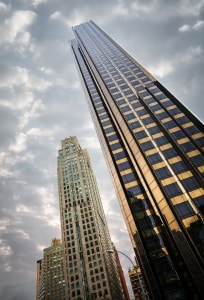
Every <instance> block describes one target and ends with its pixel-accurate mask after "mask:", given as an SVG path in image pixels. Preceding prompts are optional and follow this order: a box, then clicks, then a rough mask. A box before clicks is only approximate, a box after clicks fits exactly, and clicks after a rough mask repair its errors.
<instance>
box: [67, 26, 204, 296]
mask: <svg viewBox="0 0 204 300" xmlns="http://www.w3.org/2000/svg"><path fill="white" fill-rule="evenodd" d="M73 31H74V34H75V39H74V40H72V41H71V42H70V44H71V49H72V51H73V55H74V57H75V60H76V64H77V66H78V71H79V74H80V77H81V80H82V83H83V86H84V90H85V93H86V96H87V100H88V105H89V108H90V112H91V115H92V118H93V121H94V124H95V127H96V131H97V134H98V137H99V141H100V143H101V146H102V149H103V152H104V155H105V158H106V161H107V165H108V167H109V170H110V173H111V175H112V178H113V182H114V185H115V189H116V193H117V197H118V199H119V203H120V207H121V210H122V213H123V216H124V219H125V222H126V225H127V229H128V231H129V234H130V238H131V241H132V244H133V247H134V249H135V254H136V257H137V261H138V263H139V265H140V267H141V270H142V273H143V275H144V278H145V281H146V284H147V286H148V289H149V292H150V295H151V297H152V299H157V300H158V299H201V298H202V296H203V282H204V274H203V253H204V234H203V233H204V229H203V228H204V227H203V213H204V191H203V177H204V156H203V147H204V126H203V124H202V123H201V122H200V121H199V120H198V119H197V118H196V117H195V116H194V115H193V114H192V113H191V112H190V111H189V110H188V109H187V108H186V107H185V106H184V105H183V104H182V103H181V102H179V101H178V100H177V99H176V98H175V97H174V96H173V95H172V94H171V93H170V92H169V91H168V90H167V89H166V88H165V87H164V86H162V85H161V84H160V83H159V82H158V81H157V80H156V79H155V78H154V77H153V76H152V75H151V74H150V73H149V72H148V71H147V70H145V69H144V68H143V67H142V66H141V65H140V64H139V63H138V62H137V61H136V60H135V59H134V58H132V57H131V56H130V55H129V54H128V53H127V52H126V51H125V50H124V49H123V48H121V47H120V46H119V45H118V44H117V43H116V42H115V41H114V40H113V39H112V38H110V37H109V36H108V35H107V34H106V33H105V32H104V31H103V30H102V29H100V28H99V27H98V26H97V25H96V24H95V23H94V22H92V21H89V22H86V23H84V24H81V25H78V26H75V27H73Z"/></svg>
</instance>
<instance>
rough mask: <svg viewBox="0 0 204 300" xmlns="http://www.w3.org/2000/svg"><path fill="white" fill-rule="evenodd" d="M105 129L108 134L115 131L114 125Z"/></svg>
mask: <svg viewBox="0 0 204 300" xmlns="http://www.w3.org/2000/svg"><path fill="white" fill-rule="evenodd" d="M104 131H105V133H106V134H107V133H110V132H112V131H114V128H113V127H108V128H105V129H104Z"/></svg>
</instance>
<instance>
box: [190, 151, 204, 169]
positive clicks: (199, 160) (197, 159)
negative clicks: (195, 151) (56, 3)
mask: <svg viewBox="0 0 204 300" xmlns="http://www.w3.org/2000/svg"><path fill="white" fill-rule="evenodd" d="M190 159H191V161H192V162H193V163H194V164H195V165H196V166H197V167H200V166H203V165H204V157H203V155H202V154H199V155H196V156H193V157H191V158H190Z"/></svg>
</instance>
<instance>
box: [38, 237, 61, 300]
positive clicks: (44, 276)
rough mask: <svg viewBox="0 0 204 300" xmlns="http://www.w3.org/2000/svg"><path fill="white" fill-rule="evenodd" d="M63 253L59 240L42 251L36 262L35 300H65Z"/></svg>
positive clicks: (53, 241)
mask: <svg viewBox="0 0 204 300" xmlns="http://www.w3.org/2000/svg"><path fill="white" fill-rule="evenodd" d="M65 299H66V294H65V278H64V251H63V246H62V243H61V241H60V240H59V239H56V238H55V239H53V240H52V243H51V246H50V247H47V248H45V249H44V251H43V259H41V260H38V261H37V291H36V300H65Z"/></svg>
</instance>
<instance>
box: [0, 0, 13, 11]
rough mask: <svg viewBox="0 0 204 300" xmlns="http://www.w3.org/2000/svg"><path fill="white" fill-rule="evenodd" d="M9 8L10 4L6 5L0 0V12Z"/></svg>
mask: <svg viewBox="0 0 204 300" xmlns="http://www.w3.org/2000/svg"><path fill="white" fill-rule="evenodd" d="M10 9H11V6H10V5H6V4H4V3H2V2H0V13H5V12H8V11H10Z"/></svg>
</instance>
